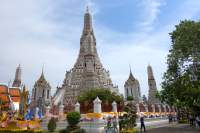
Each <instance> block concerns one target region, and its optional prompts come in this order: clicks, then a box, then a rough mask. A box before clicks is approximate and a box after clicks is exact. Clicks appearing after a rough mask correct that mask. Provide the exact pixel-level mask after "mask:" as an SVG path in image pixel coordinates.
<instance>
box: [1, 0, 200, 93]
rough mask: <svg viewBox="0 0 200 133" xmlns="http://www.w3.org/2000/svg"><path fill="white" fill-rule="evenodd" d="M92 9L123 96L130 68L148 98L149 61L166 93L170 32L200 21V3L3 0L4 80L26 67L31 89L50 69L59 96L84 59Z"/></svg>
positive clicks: (107, 61) (103, 57)
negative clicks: (181, 24)
mask: <svg viewBox="0 0 200 133" xmlns="http://www.w3.org/2000/svg"><path fill="white" fill-rule="evenodd" d="M86 5H88V6H89V8H90V10H91V12H92V14H93V27H94V32H95V35H96V39H97V48H98V53H99V55H100V58H101V61H102V63H103V65H104V67H105V68H106V69H107V70H109V71H110V74H111V78H112V80H113V83H114V84H116V85H118V86H119V89H120V92H122V93H123V92H124V90H123V89H124V88H123V85H124V82H125V81H126V80H127V78H128V76H129V71H130V69H129V64H130V65H131V69H132V72H133V74H134V76H135V77H136V78H137V79H138V80H139V82H140V85H141V91H142V94H148V86H147V70H146V69H147V65H148V64H149V63H150V64H151V65H152V67H153V70H154V75H155V78H156V81H157V85H158V88H159V89H160V83H161V81H162V74H163V73H164V71H165V70H166V64H165V62H166V55H167V54H168V50H169V49H170V45H171V42H170V38H169V35H168V33H170V32H171V31H173V30H174V25H176V24H178V23H179V22H180V20H185V19H192V20H199V19H200V0H0V48H1V55H0V82H3V83H8V82H9V81H10V80H12V81H13V79H14V74H15V68H16V66H17V65H18V64H21V66H22V69H23V70H22V71H23V75H22V79H23V82H24V83H25V84H26V86H27V87H28V88H29V89H30V90H31V89H32V86H33V84H34V82H35V81H36V80H37V79H38V78H39V76H40V74H41V71H42V66H43V65H44V73H45V77H46V79H47V80H48V81H49V82H50V84H51V86H52V89H53V92H54V91H55V88H56V86H57V85H59V86H61V84H62V82H63V79H64V76H65V71H66V70H69V69H71V68H72V67H73V65H74V63H75V61H76V58H77V56H78V52H79V40H80V35H81V32H82V28H83V15H84V12H85V7H86Z"/></svg>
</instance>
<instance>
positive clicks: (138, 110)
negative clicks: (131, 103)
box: [135, 103, 140, 113]
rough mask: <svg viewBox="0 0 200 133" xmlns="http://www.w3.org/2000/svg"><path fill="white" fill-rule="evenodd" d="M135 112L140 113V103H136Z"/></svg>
mask: <svg viewBox="0 0 200 133" xmlns="http://www.w3.org/2000/svg"><path fill="white" fill-rule="evenodd" d="M135 106H136V109H137V112H138V113H140V105H139V104H138V103H137V104H136V105H135Z"/></svg>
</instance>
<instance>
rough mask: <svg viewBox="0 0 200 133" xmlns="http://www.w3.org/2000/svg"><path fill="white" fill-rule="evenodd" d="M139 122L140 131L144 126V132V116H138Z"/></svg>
mask: <svg viewBox="0 0 200 133" xmlns="http://www.w3.org/2000/svg"><path fill="white" fill-rule="evenodd" d="M140 124H141V127H140V131H142V128H144V132H146V128H145V124H144V116H141V117H140Z"/></svg>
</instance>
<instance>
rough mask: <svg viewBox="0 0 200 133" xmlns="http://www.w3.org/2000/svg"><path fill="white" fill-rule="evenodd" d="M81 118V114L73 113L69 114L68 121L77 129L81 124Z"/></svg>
mask: <svg viewBox="0 0 200 133" xmlns="http://www.w3.org/2000/svg"><path fill="white" fill-rule="evenodd" d="M80 118H81V115H80V113H79V112H75V111H73V112H69V113H68V114H67V121H68V123H69V126H71V127H75V126H76V125H77V124H78V123H79V122H80Z"/></svg>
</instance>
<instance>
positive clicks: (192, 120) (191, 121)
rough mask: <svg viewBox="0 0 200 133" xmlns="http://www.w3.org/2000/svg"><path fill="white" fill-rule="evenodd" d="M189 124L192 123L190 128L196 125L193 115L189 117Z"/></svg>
mask: <svg viewBox="0 0 200 133" xmlns="http://www.w3.org/2000/svg"><path fill="white" fill-rule="evenodd" d="M189 122H190V126H193V125H194V117H193V116H192V115H191V114H190V115H189Z"/></svg>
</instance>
